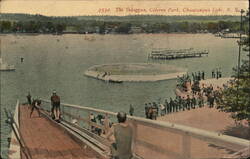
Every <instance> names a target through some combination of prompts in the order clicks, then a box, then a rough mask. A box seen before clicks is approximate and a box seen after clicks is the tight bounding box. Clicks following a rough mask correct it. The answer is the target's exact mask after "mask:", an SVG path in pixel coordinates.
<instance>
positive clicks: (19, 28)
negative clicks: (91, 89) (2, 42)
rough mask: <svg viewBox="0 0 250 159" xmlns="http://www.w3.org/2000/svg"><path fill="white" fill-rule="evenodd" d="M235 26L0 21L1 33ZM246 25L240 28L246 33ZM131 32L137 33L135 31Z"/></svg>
mask: <svg viewBox="0 0 250 159" xmlns="http://www.w3.org/2000/svg"><path fill="white" fill-rule="evenodd" d="M239 26H240V23H239V22H232V21H217V22H188V21H181V22H171V23H168V22H157V23H151V22H113V21H108V22H104V21H96V20H88V21H87V20H86V21H85V20H84V21H75V22H72V23H68V22H65V21H59V20H57V21H34V20H31V21H9V20H2V21H0V32H1V33H63V32H76V33H84V32H88V33H100V34H103V33H111V32H112V33H122V34H128V33H133V32H139V33H173V32H177V33H178V32H185V33H199V32H210V33H215V32H220V31H222V30H225V29H228V30H230V32H237V31H239ZM247 27H248V26H247V25H244V27H243V28H245V30H248V28H247ZM135 29H137V30H136V31H135Z"/></svg>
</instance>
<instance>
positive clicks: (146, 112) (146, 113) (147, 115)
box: [145, 103, 149, 119]
mask: <svg viewBox="0 0 250 159" xmlns="http://www.w3.org/2000/svg"><path fill="white" fill-rule="evenodd" d="M148 110H149V107H148V104H147V103H145V116H146V118H147V119H149V114H148Z"/></svg>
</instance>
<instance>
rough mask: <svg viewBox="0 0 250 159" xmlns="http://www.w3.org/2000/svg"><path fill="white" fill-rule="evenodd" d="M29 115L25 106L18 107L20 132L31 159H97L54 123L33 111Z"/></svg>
mask: <svg viewBox="0 0 250 159" xmlns="http://www.w3.org/2000/svg"><path fill="white" fill-rule="evenodd" d="M29 114H30V109H28V107H27V106H20V131H21V134H22V137H23V139H24V142H25V144H26V145H27V147H28V149H29V151H30V154H31V156H32V159H52V158H53V159H94V158H99V157H97V155H96V154H95V153H94V152H93V151H92V150H91V149H90V148H87V146H85V145H80V144H79V143H77V142H75V141H74V140H73V139H72V138H71V137H70V135H69V134H67V133H66V132H65V131H64V130H63V129H61V128H60V127H58V126H57V125H56V124H55V123H53V122H51V121H49V120H48V119H46V118H45V117H38V113H37V112H36V111H35V110H34V112H33V115H32V117H31V118H30V116H29ZM22 156H23V155H22ZM22 158H23V157H22Z"/></svg>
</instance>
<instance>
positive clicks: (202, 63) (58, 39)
mask: <svg viewBox="0 0 250 159" xmlns="http://www.w3.org/2000/svg"><path fill="white" fill-rule="evenodd" d="M0 37H1V40H2V57H3V59H4V60H5V61H7V62H8V63H9V64H14V65H15V66H16V71H15V72H1V87H0V88H1V131H2V136H1V146H2V152H3V154H6V149H7V137H8V136H9V134H10V129H9V127H8V125H7V124H5V122H4V120H5V115H4V112H3V108H8V109H11V110H14V108H15V104H16V100H17V99H20V101H21V102H25V101H26V99H25V96H26V95H27V92H28V91H30V92H31V94H32V96H33V97H41V98H49V97H50V95H51V92H52V90H53V89H56V90H57V92H58V94H59V95H60V96H61V99H62V102H65V103H72V104H79V105H84V106H90V107H96V108H101V109H105V110H112V111H120V110H123V111H126V112H127V111H128V108H129V104H133V105H134V107H135V114H136V115H138V116H143V114H144V103H145V102H152V101H157V100H158V99H159V98H161V99H164V98H166V97H171V96H174V92H173V90H174V88H175V84H176V81H175V80H168V81H160V82H153V83H150V82H145V83H123V84H107V83H104V82H103V81H99V80H95V79H92V78H88V77H85V76H84V71H85V70H86V69H87V68H88V67H91V66H93V65H97V64H106V63H137V62H147V54H148V53H149V52H150V50H151V49H152V48H157V47H160V48H177V49H178V48H180V49H181V48H190V47H193V48H197V49H209V51H210V52H209V56H208V57H203V58H190V59H180V60H171V61H153V62H156V63H162V64H171V65H176V66H178V67H183V68H187V69H188V71H189V72H192V71H199V70H204V71H205V72H206V73H207V74H208V76H209V77H210V76H211V70H212V69H213V68H216V67H221V69H222V72H223V76H230V75H231V74H232V67H233V66H235V65H236V62H237V52H238V46H237V44H236V40H235V39H221V38H216V37H214V36H213V35H211V34H158V35H153V34H147V35H146V34H140V35H90V37H91V38H89V39H94V40H92V41H89V40H86V38H84V35H62V36H53V35H37V36H29V35H17V36H15V35H1V36H0ZM20 57H24V62H23V63H21V62H20ZM151 62H152V61H151Z"/></svg>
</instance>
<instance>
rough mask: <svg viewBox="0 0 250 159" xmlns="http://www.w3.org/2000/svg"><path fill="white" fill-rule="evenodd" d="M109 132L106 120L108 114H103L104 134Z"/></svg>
mask: <svg viewBox="0 0 250 159" xmlns="http://www.w3.org/2000/svg"><path fill="white" fill-rule="evenodd" d="M108 131H109V119H108V114H107V113H106V114H105V119H104V132H105V134H106V133H107V132H108Z"/></svg>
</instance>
